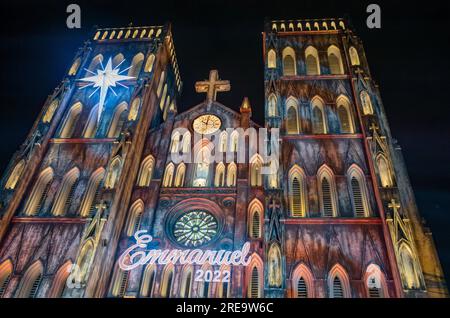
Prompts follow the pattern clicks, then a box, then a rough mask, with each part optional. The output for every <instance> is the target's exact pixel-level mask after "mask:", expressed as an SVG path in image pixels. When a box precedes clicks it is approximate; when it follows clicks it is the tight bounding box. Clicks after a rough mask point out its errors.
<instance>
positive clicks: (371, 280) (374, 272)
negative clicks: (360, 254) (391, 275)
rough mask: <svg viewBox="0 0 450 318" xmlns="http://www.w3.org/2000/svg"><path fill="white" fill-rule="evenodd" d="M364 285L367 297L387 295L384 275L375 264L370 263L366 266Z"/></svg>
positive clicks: (384, 296)
mask: <svg viewBox="0 0 450 318" xmlns="http://www.w3.org/2000/svg"><path fill="white" fill-rule="evenodd" d="M364 285H365V287H366V293H367V297H369V298H387V297H389V292H388V288H387V284H386V276H385V275H384V273H383V272H382V271H381V269H380V267H379V266H378V265H377V264H373V263H372V264H370V265H369V266H367V269H366V272H365V274H364Z"/></svg>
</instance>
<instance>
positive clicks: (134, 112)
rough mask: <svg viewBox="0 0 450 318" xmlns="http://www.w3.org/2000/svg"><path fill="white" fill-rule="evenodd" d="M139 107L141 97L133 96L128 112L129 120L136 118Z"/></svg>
mask: <svg viewBox="0 0 450 318" xmlns="http://www.w3.org/2000/svg"><path fill="white" fill-rule="evenodd" d="M140 108H141V98H140V97H135V98H134V99H133V101H132V102H131V107H130V111H129V113H128V120H129V121H135V120H136V119H137V117H138V114H139V109H140Z"/></svg>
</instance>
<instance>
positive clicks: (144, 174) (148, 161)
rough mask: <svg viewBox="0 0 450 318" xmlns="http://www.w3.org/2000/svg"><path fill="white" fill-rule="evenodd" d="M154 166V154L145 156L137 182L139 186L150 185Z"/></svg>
mask: <svg viewBox="0 0 450 318" xmlns="http://www.w3.org/2000/svg"><path fill="white" fill-rule="evenodd" d="M154 166H155V158H154V157H153V156H152V155H148V156H147V157H145V159H144V160H142V163H141V167H140V169H139V175H138V178H137V183H136V184H137V185H138V186H139V187H148V186H150V182H151V180H152V175H153V169H154Z"/></svg>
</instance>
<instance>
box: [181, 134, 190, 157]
mask: <svg viewBox="0 0 450 318" xmlns="http://www.w3.org/2000/svg"><path fill="white" fill-rule="evenodd" d="M181 141H182V143H183V144H182V147H181V152H182V153H183V154H188V153H191V133H190V132H189V131H186V132H185V133H184V134H183V138H182V140H181Z"/></svg>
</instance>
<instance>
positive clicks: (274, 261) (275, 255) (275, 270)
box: [267, 242, 283, 288]
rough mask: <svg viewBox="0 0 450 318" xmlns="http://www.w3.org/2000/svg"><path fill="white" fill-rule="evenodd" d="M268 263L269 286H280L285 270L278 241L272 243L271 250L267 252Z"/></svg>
mask: <svg viewBox="0 0 450 318" xmlns="http://www.w3.org/2000/svg"><path fill="white" fill-rule="evenodd" d="M267 263H268V281H269V286H270V287H277V288H280V287H281V284H282V277H283V270H282V263H281V250H280V245H279V244H278V243H276V242H273V243H271V244H270V247H269V251H268V253H267Z"/></svg>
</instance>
